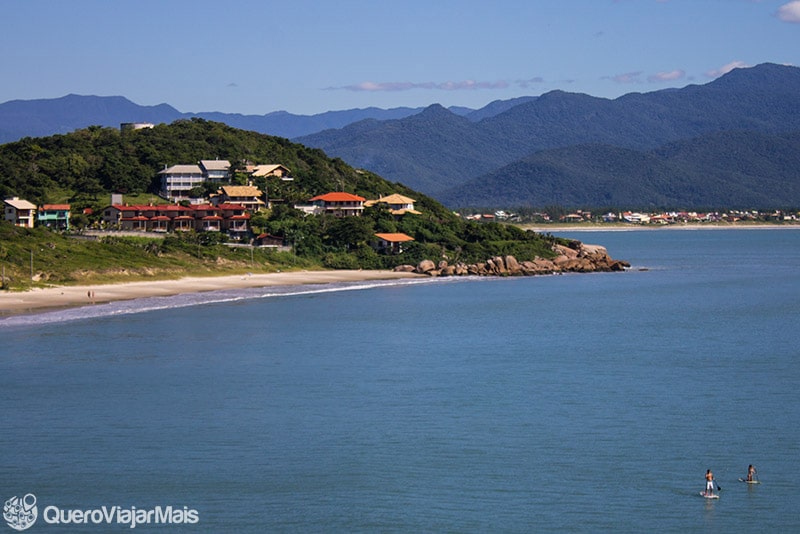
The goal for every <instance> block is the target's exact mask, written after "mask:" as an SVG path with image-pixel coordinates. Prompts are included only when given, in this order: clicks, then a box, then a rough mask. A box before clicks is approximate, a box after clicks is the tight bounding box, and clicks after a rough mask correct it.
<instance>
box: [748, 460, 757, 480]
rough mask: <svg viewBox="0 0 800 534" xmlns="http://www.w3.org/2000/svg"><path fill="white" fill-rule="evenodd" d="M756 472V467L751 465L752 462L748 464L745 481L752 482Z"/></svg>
mask: <svg viewBox="0 0 800 534" xmlns="http://www.w3.org/2000/svg"><path fill="white" fill-rule="evenodd" d="M756 473H757V471H756V468H755V467H753V464H750V466H749V467H748V468H747V481H748V482H752V481H753V479H754V477H755V475H756Z"/></svg>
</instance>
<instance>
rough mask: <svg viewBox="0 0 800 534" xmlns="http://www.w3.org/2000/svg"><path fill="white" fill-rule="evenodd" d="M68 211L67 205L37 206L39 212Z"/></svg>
mask: <svg viewBox="0 0 800 534" xmlns="http://www.w3.org/2000/svg"><path fill="white" fill-rule="evenodd" d="M54 210H69V204H45V205H44V206H39V211H54Z"/></svg>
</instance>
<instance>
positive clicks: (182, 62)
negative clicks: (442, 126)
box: [0, 0, 800, 114]
mask: <svg viewBox="0 0 800 534" xmlns="http://www.w3.org/2000/svg"><path fill="white" fill-rule="evenodd" d="M0 20H2V21H3V24H2V32H0V51H2V53H0V72H2V76H1V77H0V80H1V81H0V102H6V101H8V100H15V99H23V100H28V99H35V98H57V97H60V96H64V95H66V94H69V93H76V94H82V95H101V96H111V95H120V96H125V97H127V98H129V99H130V100H132V101H134V102H136V103H137V104H142V105H155V104H160V103H167V104H170V105H172V106H174V107H175V108H177V109H178V110H180V111H183V112H199V111H223V112H229V113H245V114H265V113H269V112H272V111H279V110H285V111H288V112H291V113H296V114H314V113H321V112H324V111H328V110H340V109H350V108H363V107H368V106H377V107H382V108H391V107H398V106H411V107H420V106H427V105H430V104H433V103H439V104H442V105H444V106H453V105H457V106H467V107H471V108H480V107H482V106H484V105H486V104H488V103H489V102H491V101H493V100H498V99H503V100H505V99H509V98H513V97H517V96H523V95H539V94H542V93H545V92H547V91H551V90H554V89H561V90H565V91H570V92H576V93H586V94H590V95H593V96H599V97H607V98H615V97H617V96H620V95H622V94H625V93H630V92H649V91H654V90H657V89H663V88H667V87H683V86H686V85H688V84H703V83H707V82H709V81H710V80H712V79H713V78H714V77H716V76H719V75H720V74H722V73H724V72H726V71H727V70H730V69H731V68H733V67H734V66H752V65H757V64H759V63H764V62H771V63H782V64H789V65H796V66H798V65H800V0H794V1H789V0H513V1H512V0H493V1H491V2H490V1H488V0H485V1H477V0H460V1H457V0H386V1H383V0H331V1H323V0H318V1H311V0H281V1H273V0H264V1H257V0H227V1H222V2H221V1H213V2H212V1H209V0H190V1H183V0H172V1H170V0H71V1H64V0H50V1H44V0H2V1H0Z"/></svg>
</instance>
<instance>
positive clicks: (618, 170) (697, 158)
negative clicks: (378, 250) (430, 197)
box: [437, 131, 800, 209]
mask: <svg viewBox="0 0 800 534" xmlns="http://www.w3.org/2000/svg"><path fill="white" fill-rule="evenodd" d="M798 169H800V131H798V132H794V133H790V134H765V133H757V132H744V131H733V132H721V133H713V134H708V135H704V136H701V137H698V138H694V139H687V140H681V141H676V142H674V143H669V144H667V145H664V146H662V147H659V148H657V149H653V150H636V149H631V148H622V147H615V146H611V145H598V144H586V145H577V146H571V147H565V148H556V149H549V150H542V151H540V152H537V153H535V154H533V155H531V156H529V157H527V158H524V159H522V160H519V161H517V162H514V163H512V164H510V165H507V166H505V167H502V168H500V169H498V170H496V171H493V172H491V173H488V174H486V175H483V176H480V177H478V178H474V179H472V180H471V181H469V182H467V183H466V184H463V185H461V186H458V187H456V188H453V189H451V190H448V191H444V192H442V193H440V194H439V195H438V196H437V199H438V200H440V201H441V202H444V203H445V204H446V205H450V206H471V207H509V206H516V207H522V206H526V207H543V206H563V207H567V208H572V209H574V208H586V207H604V208H617V209H624V208H628V209H651V208H677V207H682V208H686V209H691V208H694V209H709V208H723V207H724V208H740V209H754V208H767V209H769V208H785V207H797V206H800V172H798Z"/></svg>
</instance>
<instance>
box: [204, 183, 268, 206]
mask: <svg viewBox="0 0 800 534" xmlns="http://www.w3.org/2000/svg"><path fill="white" fill-rule="evenodd" d="M263 198H264V193H262V192H261V191H260V190H259V189H258V188H257V187H256V186H254V185H224V186H222V187H221V188H220V189H219V191H218V192H217V194H216V195H215V196H213V197H212V198H211V202H212V203H213V204H216V205H219V204H240V205H242V206H244V207H245V208H247V209H248V210H250V211H251V212H256V211H258V210H260V209H261V208H263V207H266V203H265V202H264V200H263Z"/></svg>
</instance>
